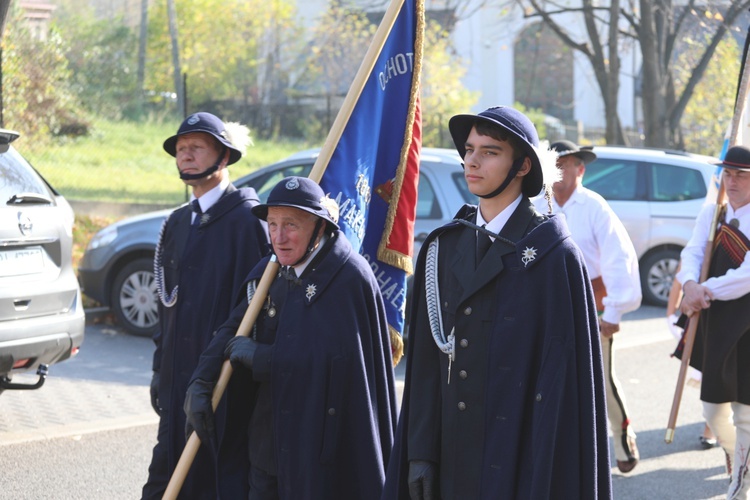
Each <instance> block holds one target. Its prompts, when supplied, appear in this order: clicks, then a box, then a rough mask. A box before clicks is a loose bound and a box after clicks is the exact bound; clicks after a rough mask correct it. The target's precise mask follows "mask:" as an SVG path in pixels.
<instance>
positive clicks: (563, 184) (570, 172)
mask: <svg viewBox="0 0 750 500" xmlns="http://www.w3.org/2000/svg"><path fill="white" fill-rule="evenodd" d="M557 168H558V169H560V180H558V181H557V182H555V183H554V184H553V185H552V190H553V191H554V192H556V193H557V192H560V193H572V192H573V191H574V190H575V188H576V186H577V185H578V183H579V179H580V178H582V177H583V174H584V172H586V166H585V165H584V164H583V161H581V159H580V158H577V157H575V156H573V155H566V156H561V157H560V158H558V159H557Z"/></svg>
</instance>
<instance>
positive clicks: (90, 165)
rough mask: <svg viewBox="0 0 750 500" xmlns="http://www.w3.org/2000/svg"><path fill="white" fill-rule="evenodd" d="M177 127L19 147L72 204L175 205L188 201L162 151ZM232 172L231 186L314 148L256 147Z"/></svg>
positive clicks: (115, 125)
mask: <svg viewBox="0 0 750 500" xmlns="http://www.w3.org/2000/svg"><path fill="white" fill-rule="evenodd" d="M178 127H179V123H178V122H174V123H167V122H165V123H150V122H149V123H132V122H110V121H103V120H102V121H96V122H94V123H93V126H92V127H91V133H90V134H89V135H88V136H86V137H81V138H76V139H66V140H56V141H53V142H51V143H48V144H40V145H36V146H35V147H32V145H31V144H26V143H24V140H23V137H21V139H19V140H18V141H17V142H16V143H14V146H15V147H16V148H17V149H18V150H19V151H20V152H21V154H23V155H24V156H25V157H26V158H27V159H28V160H29V161H30V162H31V163H32V164H33V165H34V166H35V167H36V168H37V170H39V172H41V174H42V175H44V177H45V178H46V179H47V180H48V181H49V183H50V184H52V185H53V186H55V188H56V189H57V190H58V191H60V192H61V193H62V194H63V196H65V197H66V198H68V199H69V200H81V201H105V202H120V203H158V204H168V205H172V204H173V205H176V204H179V203H181V202H183V201H185V200H184V198H185V186H184V184H183V183H182V182H181V181H180V179H179V177H178V176H177V169H176V166H175V163H174V158H172V157H171V156H169V155H168V154H167V153H165V152H164V150H163V149H162V143H163V142H164V139H166V138H167V137H169V136H171V135H173V134H174V133H175V131H176V130H177V128H178ZM254 142H255V145H254V146H250V147H248V150H247V153H246V154H245V156H244V157H243V158H242V159H241V160H240V161H239V162H238V163H236V164H234V165H232V166H231V167H230V168H229V172H230V177H231V179H232V180H234V179H237V178H238V177H241V176H243V175H245V174H247V173H249V172H252V171H253V170H255V169H257V168H259V167H261V166H264V165H268V164H269V163H273V162H275V161H278V160H281V159H283V158H285V157H287V156H288V155H290V154H291V153H293V152H295V151H298V150H301V149H305V148H307V147H309V145H307V144H305V143H303V142H301V141H299V142H296V141H289V140H281V141H259V140H256V141H254Z"/></svg>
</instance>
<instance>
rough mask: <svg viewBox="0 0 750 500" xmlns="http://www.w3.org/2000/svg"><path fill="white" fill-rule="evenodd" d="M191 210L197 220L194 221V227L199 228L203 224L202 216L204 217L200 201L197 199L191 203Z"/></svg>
mask: <svg viewBox="0 0 750 500" xmlns="http://www.w3.org/2000/svg"><path fill="white" fill-rule="evenodd" d="M190 208H191V209H192V210H193V212H195V218H194V219H193V224H192V226H193V227H198V226H199V225H200V223H201V215H203V210H201V204H200V203H198V200H197V199H195V200H193V201H191V202H190Z"/></svg>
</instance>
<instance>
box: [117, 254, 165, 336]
mask: <svg viewBox="0 0 750 500" xmlns="http://www.w3.org/2000/svg"><path fill="white" fill-rule="evenodd" d="M157 300H159V299H158V297H157V295H156V280H154V261H153V259H137V260H134V261H133V262H130V263H129V264H128V265H126V266H125V267H123V268H122V269H121V270H120V272H119V273H117V276H116V277H115V282H114V286H113V288H112V309H113V311H114V313H115V317H117V321H118V322H119V323H120V324H121V325H122V326H123V327H124V328H125V330H126V331H127V332H128V333H131V334H133V335H137V336H139V337H152V336H153V335H154V333H155V332H156V329H157V328H158V326H159V313H158V308H157Z"/></svg>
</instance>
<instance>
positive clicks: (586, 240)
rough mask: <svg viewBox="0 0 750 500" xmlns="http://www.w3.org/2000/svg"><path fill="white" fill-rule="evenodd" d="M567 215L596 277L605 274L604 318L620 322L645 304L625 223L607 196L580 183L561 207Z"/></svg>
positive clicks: (633, 250)
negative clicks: (610, 204) (627, 314)
mask: <svg viewBox="0 0 750 500" xmlns="http://www.w3.org/2000/svg"><path fill="white" fill-rule="evenodd" d="M553 207H554V208H553V210H554V211H555V212H558V211H562V212H563V213H564V214H565V215H566V219H567V222H568V227H569V229H570V233H571V235H572V237H573V241H574V242H575V243H576V245H578V247H579V248H580V249H581V253H583V257H584V260H585V261H586V267H587V268H588V271H589V275H590V276H591V278H592V279H594V278H597V277H599V276H601V278H602V280H603V281H604V286H605V287H606V288H607V296H606V297H605V298H604V301H603V303H604V312H603V313H602V320H604V321H606V322H608V323H614V324H618V323H620V320H621V319H622V315H623V314H625V313H627V312H630V311H634V310H636V309H638V307H640V305H641V298H642V297H641V277H640V273H639V270H638V256H637V255H636V253H635V248H634V247H633V242H632V241H630V236H628V233H627V231H626V230H625V226H623V225H622V222H621V221H620V219H619V218H618V217H617V215H616V214H615V213H614V211H613V210H612V209H611V208H610V206H609V205H608V204H607V202H606V200H604V198H602V197H601V196H599V195H598V194H596V193H594V192H593V191H590V190H588V189H586V188H583V187H578V189H577V190H576V192H575V193H574V194H573V197H571V199H570V200H568V202H567V203H565V206H564V207H563V208H562V209H561V208H559V207H558V206H557V204H556V203H553Z"/></svg>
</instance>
